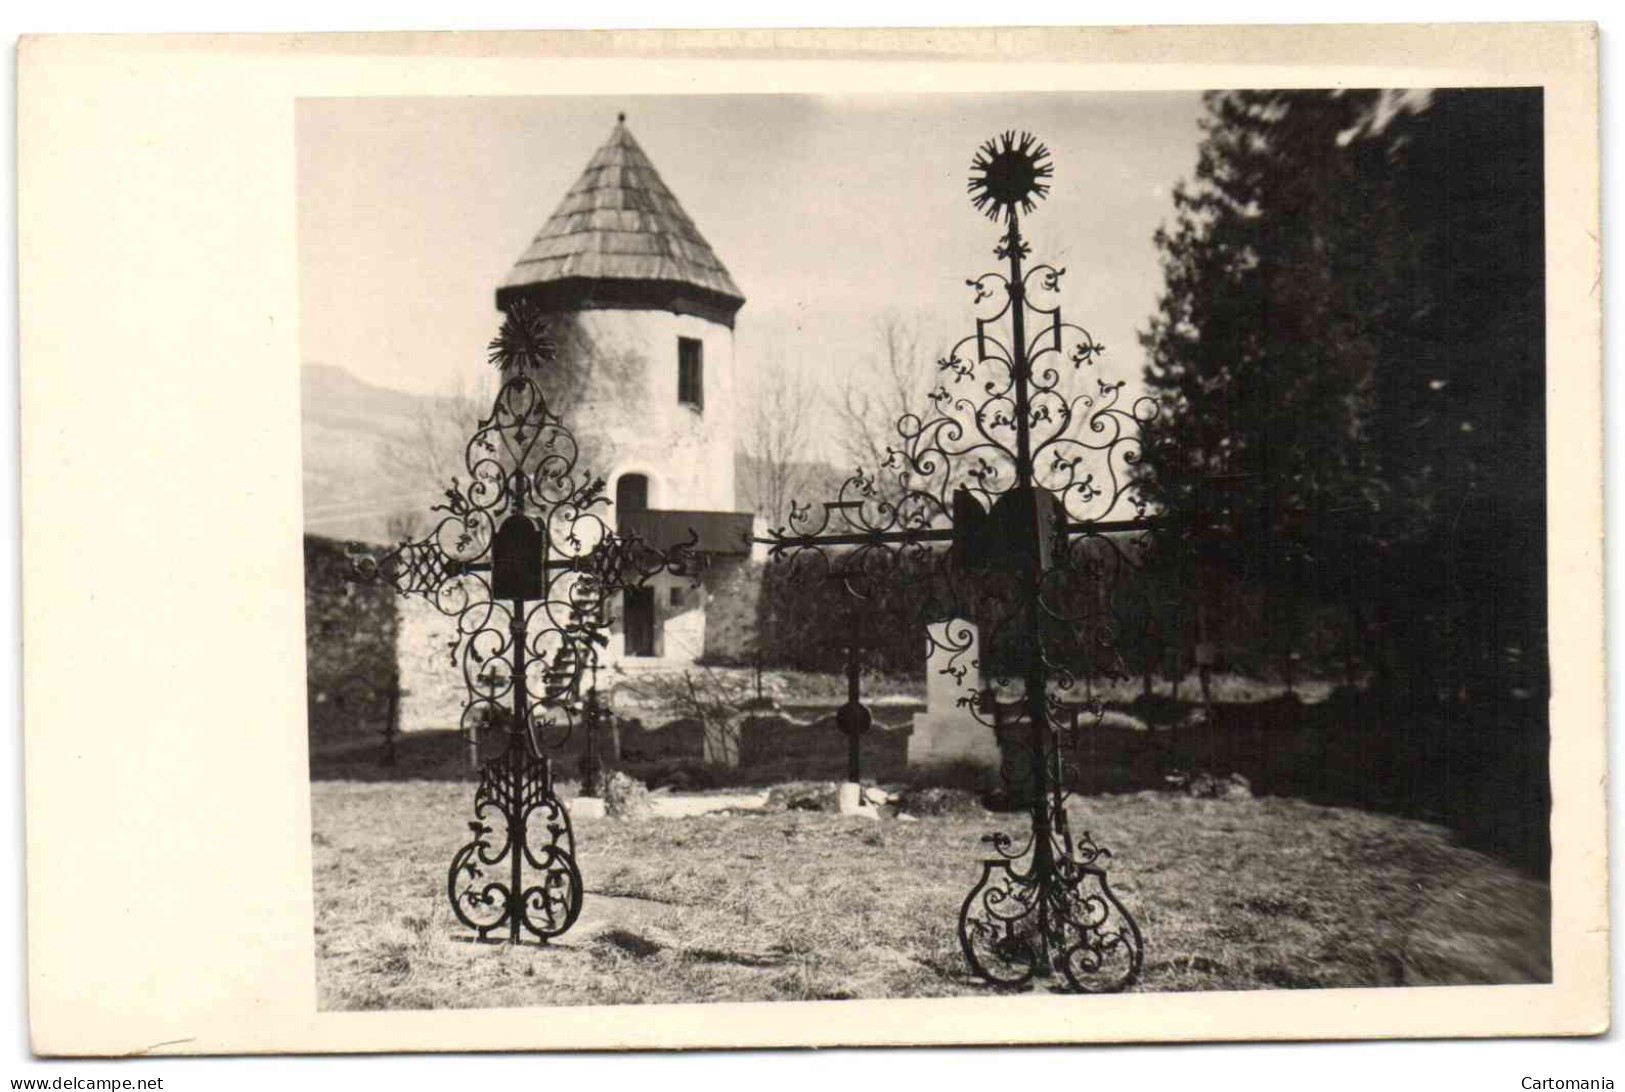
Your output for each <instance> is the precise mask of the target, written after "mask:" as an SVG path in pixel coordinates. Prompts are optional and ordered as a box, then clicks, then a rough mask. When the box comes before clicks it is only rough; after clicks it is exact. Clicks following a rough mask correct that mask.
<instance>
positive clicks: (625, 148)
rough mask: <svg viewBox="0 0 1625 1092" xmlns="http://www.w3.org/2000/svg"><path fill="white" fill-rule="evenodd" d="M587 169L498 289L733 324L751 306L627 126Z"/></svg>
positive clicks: (619, 127)
mask: <svg viewBox="0 0 1625 1092" xmlns="http://www.w3.org/2000/svg"><path fill="white" fill-rule="evenodd" d="M625 120H626V119H625V115H622V117H621V120H620V121H619V122H617V123H616V126H615V129H614V131H613V132H611V133H610V135H609V140H608V141H607V142H606V143H605V144H604V146H603V147H602V148H599V149H598V152H597V154H595V155H594V156H593V157H592V160H591V162H589V163H588V164H587V169H586V170H585V171H583V172H582V174H581V177H580V178H579V179H577V181H576V184H575V185H574V186H572V187H570V192H569V193H567V194H565V195H564V200H563V201H562V202H560V204H559V207H558V208H557V209H556V210H555V211H554V213H553V215H552V217H551V218H549V219H548V221H547V223H546V224H544V225H543V226H542V230H541V231H540V232H539V233H538V234H537V236H536V238H535V239H534V240H533V241H532V242H531V244H530V248H529V249H528V250H526V251H525V253H524V255H523V256H521V257H520V259H519V261H518V262H517V263H516V264H515V265H514V267H513V270H512V271H511V272H510V273H509V274H508V276H507V279H506V280H505V281H503V284H502V287H501V288H499V289H498V290H497V306H498V307H504V306H505V305H506V304H507V303H508V302H510V301H511V300H513V299H515V298H518V297H520V296H529V297H534V298H536V299H537V300H538V301H539V302H541V303H542V304H543V305H544V307H547V308H549V309H558V310H566V309H580V308H591V307H642V308H650V309H658V310H673V311H681V312H690V313H697V314H702V315H707V317H713V318H717V319H718V320H719V321H723V322H725V323H726V324H727V325H729V326H732V325H733V316H734V313H735V312H736V311H738V310H739V308H740V306H742V305H743V304H744V302H745V297H744V295H743V293H741V292H740V291H739V287H738V286H737V285H736V284H734V281H733V278H732V277H730V276H729V275H728V270H727V269H725V268H724V267H723V265H722V261H721V259H719V258H718V257H717V255H716V252H715V251H713V250H712V249H711V246H710V244H709V243H707V242H706V241H705V238H704V236H702V235H701V234H700V231H699V229H698V228H697V227H695V226H694V221H692V220H690V219H689V218H688V214H687V213H686V212H684V211H683V207H682V206H681V205H679V204H678V203H677V198H676V197H674V196H672V192H671V191H670V190H668V189H667V188H666V184H665V183H664V182H662V181H661V179H660V174H659V172H657V171H656V170H655V168H654V164H653V163H651V162H649V157H648V156H647V155H645V154H644V151H643V149H642V148H641V147H639V146H638V142H637V141H636V140H634V139H633V138H632V134H631V132H630V131H629V130H628V129H627V127H626V124H625Z"/></svg>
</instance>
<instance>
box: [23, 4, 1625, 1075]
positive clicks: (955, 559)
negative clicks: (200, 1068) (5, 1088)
mask: <svg viewBox="0 0 1625 1092" xmlns="http://www.w3.org/2000/svg"><path fill="white" fill-rule="evenodd" d="M1596 59H1597V54H1596V40H1595V30H1594V28H1592V27H1589V26H1583V25H1523V26H1489V25H1486V26H1471V27H1469V26H1456V27H1450V26H1434V27H1428V28H1421V27H1397V26H1396V27H1382V28H1374V27H1364V28H1363V27H1315V28H1309V27H1300V28H1253V29H1247V28H1226V29H1223V30H1219V29H1200V28H1185V29H1145V30H1130V31H1122V30H1117V31H1112V32H1110V33H1105V32H1094V31H1088V30H1067V29H1048V30H1037V29H1035V30H1023V31H1012V32H1003V31H1001V32H997V33H995V32H973V31H947V32H929V33H927V32H904V31H898V32H855V31H854V32H811V31H809V32H796V33H783V32H762V33H741V34H729V35H727V36H721V35H715V34H708V33H702V32H684V33H630V34H598V33H574V34H570V33H562V34H497V33H490V34H473V35H456V36H449V35H448V36H440V35H379V36H342V35H335V36H328V37H315V38H309V37H306V38H291V37H289V38H281V37H264V38H257V37H247V38H229V39H228V38H204V37H154V38H142V39H136V38H129V39H122V38H102V39H91V38H40V39H30V40H25V41H24V42H23V43H22V46H21V49H20V55H19V70H20V73H19V102H20V106H19V141H18V142H19V159H20V187H21V197H20V212H21V216H20V225H21V243H20V260H21V281H22V322H23V327H22V330H23V337H22V414H23V437H24V440H23V468H24V473H23V486H24V501H23V504H24V519H23V526H24V529H25V530H24V536H25V537H24V543H25V558H26V564H25V570H24V574H25V575H24V591H25V600H26V601H25V627H26V633H27V641H28V643H27V656H26V661H25V662H26V668H25V687H26V695H27V713H26V764H27V765H26V769H27V774H26V776H27V789H28V846H27V850H28V860H27V868H28V881H29V921H28V926H29V957H30V958H29V986H30V998H31V1019H32V1034H33V1042H34V1045H35V1049H36V1050H37V1051H39V1052H40V1053H43V1054H121V1053H129V1052H132V1051H141V1050H150V1051H154V1052H158V1053H166V1052H169V1053H226V1052H247V1053H253V1052H285V1051H401V1050H406V1051H437V1050H505V1049H560V1048H571V1049H579V1048H682V1047H744V1046H792V1045H882V1044H892V1045H896V1044H954V1043H957V1044H971V1043H1026V1042H1031V1043H1044V1042H1071V1041H1086V1040H1191V1039H1209V1040H1211V1039H1298V1038H1321V1039H1346V1038H1366V1037H1409V1036H1435V1037H1436V1036H1502V1035H1583V1034H1594V1033H1597V1032H1600V1031H1602V1030H1604V1029H1606V1027H1607V1026H1608V1018H1609V1015H1608V1008H1607V979H1608V973H1607V958H1608V945H1607V905H1608V904H1607V890H1606V874H1607V848H1606V839H1605V814H1604V789H1605V785H1604V779H1605V774H1606V768H1607V753H1606V741H1605V733H1604V719H1603V688H1602V675H1603V662H1602V622H1601V610H1602V608H1601V602H1602V600H1601V591H1602V568H1601V549H1600V547H1601V528H1602V506H1601V495H1602V494H1601V485H1602V477H1601V473H1602V471H1601V444H1600V441H1601V424H1602V420H1601V410H1600V399H1599V397H1598V395H1599V392H1600V378H1601V372H1600V354H1601V342H1600V314H1601V312H1600V298H1599V283H1600V281H1599V269H1600V266H1599V263H1600V249H1599V244H1598V235H1597V231H1598V158H1597V155H1598V148H1597V82H1596V81H1597V67H1596ZM75 845H80V846H85V845H91V846H94V847H95V848H94V850H93V852H92V856H93V858H94V859H95V860H96V862H97V864H96V865H95V866H94V867H93V868H92V869H90V870H89V871H88V872H87V870H86V869H85V868H84V864H83V855H82V854H80V853H76V852H73V851H72V849H71V847H72V846H75ZM1242 993H1245V995H1246V997H1245V1004H1237V1000H1238V994H1242ZM470 1010H472V1011H470Z"/></svg>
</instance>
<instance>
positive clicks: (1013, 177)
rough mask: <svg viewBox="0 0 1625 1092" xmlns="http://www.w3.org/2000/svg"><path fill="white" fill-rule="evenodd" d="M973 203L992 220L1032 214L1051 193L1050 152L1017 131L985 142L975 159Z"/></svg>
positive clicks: (971, 183)
mask: <svg viewBox="0 0 1625 1092" xmlns="http://www.w3.org/2000/svg"><path fill="white" fill-rule="evenodd" d="M970 169H971V176H970V181H969V182H968V183H967V184H966V189H968V190H969V191H970V195H971V204H972V205H974V206H975V207H976V209H977V210H978V211H979V212H982V213H984V214H985V215H986V216H987V218H988V219H989V220H998V219H999V218H1000V216H1001V215H1002V216H1003V217H1004V218H1005V219H1010V218H1011V217H1013V216H1014V215H1015V212H1016V209H1017V208H1020V209H1021V211H1022V212H1031V211H1033V209H1034V207H1036V205H1037V203H1038V202H1039V201H1042V200H1043V199H1044V196H1045V195H1046V194H1048V193H1049V183H1048V182H1046V181H1045V179H1047V178H1049V177H1050V176H1052V175H1053V174H1054V173H1055V166H1054V164H1052V163H1051V162H1050V159H1049V149H1048V148H1046V147H1045V146H1044V145H1043V144H1041V143H1039V141H1038V138H1037V137H1035V136H1033V135H1032V134H1031V133H1027V132H1023V133H1021V134H1019V135H1018V134H1017V133H1016V131H1015V130H1014V129H1012V130H1010V131H1008V132H1005V133H1001V134H1000V135H999V136H997V137H994V138H993V139H992V140H989V141H987V142H985V143H984V144H983V145H982V146H981V147H980V148H978V149H977V150H976V155H975V157H974V158H973V159H971V164H970Z"/></svg>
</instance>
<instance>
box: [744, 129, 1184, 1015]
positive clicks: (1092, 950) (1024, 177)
mask: <svg viewBox="0 0 1625 1092" xmlns="http://www.w3.org/2000/svg"><path fill="white" fill-rule="evenodd" d="M972 171H973V174H972V177H971V180H970V187H969V188H970V192H971V194H972V199H973V203H974V204H975V205H976V207H977V208H978V209H981V210H982V211H984V212H985V213H986V214H987V215H988V216H989V217H991V218H992V219H994V220H995V221H998V220H1000V219H1003V221H1004V225H1005V226H1004V229H1003V231H1002V233H1001V237H1000V240H999V243H998V246H997V247H996V249H995V255H996V256H997V257H998V258H999V259H1000V260H1001V261H1003V262H1005V263H1006V271H1002V272H993V273H987V274H984V275H982V276H981V277H977V278H974V279H972V280H970V281H967V282H966V283H967V284H968V286H969V287H970V288H971V290H972V292H973V294H974V301H973V302H974V304H975V306H976V307H977V308H978V309H979V311H980V312H981V313H979V314H978V315H977V318H976V326H975V332H974V333H972V334H970V335H969V336H967V337H965V338H964V339H962V340H961V341H960V342H959V343H958V344H956V345H955V346H954V347H953V349H952V350H950V351H949V353H948V354H947V355H946V356H944V357H943V358H942V359H941V360H939V361H938V375H939V382H938V385H937V386H936V388H935V389H934V390H933V391H932V392H931V393H930V395H929V396H928V400H929V403H930V407H929V409H928V410H927V411H926V412H925V413H923V414H912V413H911V414H905V415H904V416H903V417H902V418H900V419H899V420H898V421H897V425H896V432H897V443H895V444H894V445H893V446H891V447H889V448H888V449H887V458H886V461H885V462H884V464H883V465H882V466H881V467H880V468H878V469H877V470H875V471H872V472H871V471H866V470H864V469H863V468H859V469H858V470H857V471H856V472H855V473H854V474H853V475H852V476H851V477H850V478H848V479H847V480H846V481H845V482H844V483H843V484H842V485H841V487H840V490H839V492H838V495H837V498H836V499H835V500H833V501H829V502H826V503H825V504H823V505H822V506H821V508H820V509H819V510H816V511H815V510H814V509H813V508H812V506H810V505H801V504H792V506H791V513H790V517H789V520H788V526H785V527H777V528H773V529H771V530H770V531H769V532H768V536H767V537H766V538H764V539H761V540H760V541H762V542H765V543H766V544H767V545H768V548H769V557H770V558H771V559H772V561H773V562H775V563H777V564H780V565H784V566H786V567H787V568H788V570H789V573H790V575H791V576H792V578H800V579H810V580H826V579H827V580H833V581H835V582H837V583H839V584H841V585H843V586H844V588H845V590H846V591H847V592H849V593H850V594H852V595H854V596H857V597H859V598H873V597H876V596H877V594H878V593H879V592H880V591H882V590H883V589H891V588H897V587H906V588H908V589H909V590H910V591H911V592H912V593H913V600H914V603H915V604H916V613H915V616H914V617H912V618H910V619H909V620H908V621H909V622H910V623H913V624H917V625H918V626H919V628H921V629H923V630H924V631H925V632H926V634H927V638H928V640H929V641H930V645H931V648H932V649H933V650H934V651H935V652H937V653H939V656H938V659H939V662H940V663H941V664H942V666H941V667H940V668H939V669H940V670H941V671H942V672H943V673H945V674H947V675H949V676H951V677H954V678H955V679H957V680H958V681H960V682H961V684H964V682H965V680H966V679H967V678H968V677H969V676H970V674H971V671H972V669H973V668H974V669H978V670H979V671H980V673H982V674H983V675H985V676H989V677H990V678H991V681H992V682H993V683H994V684H995V685H994V686H993V687H992V688H991V689H990V690H989V691H987V692H975V691H973V690H972V689H971V688H970V687H968V686H967V687H966V688H965V693H964V694H963V695H962V696H961V697H960V699H959V702H958V704H959V705H960V706H961V707H962V708H964V709H966V710H968V711H970V712H971V713H972V714H973V715H974V716H976V717H977V719H979V720H981V721H982V722H983V723H985V724H987V725H988V726H989V727H994V728H1000V727H1001V725H1000V723H999V717H1000V713H999V710H1000V708H1001V706H1000V703H999V702H998V700H997V697H996V694H995V691H998V690H1002V689H1003V688H1004V687H1006V686H1007V685H1009V684H1010V683H1012V682H1014V681H1016V680H1019V681H1020V682H1021V683H1022V684H1023V688H1024V696H1023V698H1022V700H1021V702H1020V703H1019V708H1020V709H1021V713H1022V718H1023V723H1022V724H1021V725H1019V726H1018V727H1017V729H1016V730H1013V731H1009V732H1001V745H1007V747H1009V748H1014V749H1016V750H1018V751H1020V752H1023V753H1022V755H1021V756H1020V757H1018V758H1017V760H1016V766H1017V767H1019V768H1021V769H1023V770H1030V771H1031V776H1030V778H1026V777H1023V778H1022V780H1023V781H1030V784H1029V785H1028V787H1027V795H1028V796H1029V797H1030V811H1031V817H1032V836H1031V837H1030V838H1029V839H1028V841H1027V843H1026V844H1025V846H1024V847H1023V848H1022V849H1021V850H1020V851H1012V848H1011V847H1012V844H1013V843H1012V842H1011V840H1010V839H1009V838H1008V837H1007V836H1005V835H1003V834H998V835H993V836H990V839H989V840H990V842H991V844H992V845H993V846H994V848H995V850H996V851H997V853H998V856H996V857H994V858H992V859H989V860H987V861H985V862H984V864H983V872H982V877H981V879H980V881H979V882H978V883H977V884H976V886H975V887H974V888H973V889H972V891H971V894H970V896H969V897H968V898H967V899H966V901H965V904H964V908H963V910H962V913H961V916H960V925H959V935H960V940H961V945H962V947H963V949H964V953H965V956H966V959H967V961H968V962H969V963H970V966H971V969H972V971H973V972H974V973H975V974H976V975H977V976H978V977H981V978H983V979H985V980H987V981H989V982H992V983H996V984H1001V985H1010V986H1013V985H1019V984H1023V983H1026V982H1028V981H1029V980H1031V979H1032V978H1034V977H1036V976H1041V975H1049V974H1050V973H1052V972H1058V973H1059V974H1060V975H1061V976H1062V977H1063V978H1064V979H1065V980H1066V983H1067V985H1068V986H1070V987H1071V988H1073V989H1076V990H1081V991H1090V992H1095V991H1108V990H1116V989H1122V988H1124V987H1125V986H1127V985H1129V984H1130V983H1132V982H1133V981H1134V980H1135V978H1136V977H1137V976H1138V974H1139V971H1140V967H1141V963H1142V959H1143V944H1142V939H1141V936H1140V931H1139V927H1138V925H1136V924H1135V922H1134V919H1133V917H1132V915H1130V913H1129V912H1128V910H1127V908H1126V907H1124V906H1123V904H1122V903H1121V901H1120V900H1119V899H1118V898H1117V897H1116V896H1115V895H1114V894H1113V893H1112V890H1111V887H1110V886H1109V884H1108V883H1107V882H1106V874H1105V870H1104V868H1103V866H1102V862H1103V860H1104V859H1105V858H1106V857H1108V856H1109V854H1108V853H1107V851H1106V850H1104V849H1102V848H1100V847H1099V846H1097V845H1096V844H1095V843H1094V841H1093V840H1092V839H1090V837H1089V836H1088V835H1087V834H1085V835H1084V836H1083V838H1082V839H1081V840H1080V841H1079V842H1077V843H1074V842H1073V841H1072V838H1071V835H1070V834H1069V833H1068V830H1067V819H1066V800H1067V796H1068V794H1069V788H1068V786H1069V785H1070V784H1073V783H1075V781H1076V777H1075V773H1076V765H1075V763H1073V762H1071V761H1069V760H1068V759H1067V757H1066V755H1065V753H1064V748H1063V740H1062V738H1061V733H1058V732H1056V731H1055V730H1054V728H1053V726H1054V725H1055V724H1057V723H1066V722H1067V721H1068V720H1069V719H1070V718H1071V717H1072V716H1073V714H1074V712H1075V709H1076V706H1075V704H1074V703H1072V702H1069V700H1068V695H1069V694H1070V693H1071V692H1072V691H1073V690H1074V688H1075V687H1076V685H1077V682H1078V681H1079V679H1080V678H1081V679H1084V680H1093V679H1110V678H1120V677H1126V674H1127V672H1126V669H1125V665H1124V662H1123V658H1122V656H1121V654H1120V653H1119V651H1118V647H1117V646H1118V643H1119V640H1118V639H1119V635H1120V632H1121V630H1122V628H1123V622H1122V610H1121V609H1120V605H1119V604H1118V602H1117V601H1116V594H1115V592H1116V588H1117V587H1118V586H1119V585H1121V584H1122V583H1123V577H1124V574H1126V573H1128V572H1131V571H1133V570H1135V569H1137V568H1139V567H1141V566H1143V564H1144V561H1145V558H1146V556H1147V553H1148V551H1149V549H1150V547H1151V541H1152V538H1151V536H1152V532H1153V531H1155V530H1156V529H1157V527H1158V526H1159V525H1160V524H1161V522H1162V519H1161V517H1160V516H1158V515H1156V514H1153V513H1151V512H1150V511H1148V503H1147V501H1146V500H1145V498H1144V497H1143V496H1142V495H1141V494H1140V492H1139V491H1138V490H1137V488H1136V469H1137V465H1138V462H1139V459H1140V454H1141V450H1142V445H1143V433H1144V429H1145V426H1146V425H1147V424H1149V423H1150V422H1151V421H1153V420H1154V419H1155V417H1156V413H1157V406H1156V403H1155V402H1154V401H1153V400H1152V399H1150V398H1143V397H1142V398H1137V399H1134V400H1132V401H1131V402H1130V403H1129V404H1128V405H1122V404H1120V403H1121V402H1122V399H1123V388H1124V384H1123V383H1121V382H1116V383H1113V382H1108V381H1106V380H1105V379H1103V378H1099V377H1095V378H1094V382H1093V383H1092V384H1091V385H1090V386H1089V387H1088V388H1087V389H1085V390H1084V391H1083V392H1081V393H1070V392H1069V391H1068V390H1066V389H1063V388H1064V382H1063V381H1064V377H1065V376H1066V375H1067V374H1069V373H1071V372H1075V371H1077V370H1078V369H1081V368H1084V367H1089V368H1093V367H1094V366H1095V365H1096V364H1097V362H1098V361H1099V359H1100V356H1101V354H1102V353H1103V352H1104V351H1105V347H1104V346H1103V345H1101V344H1100V342H1099V341H1098V340H1096V339H1095V337H1094V336H1093V335H1092V334H1091V333H1090V332H1089V331H1088V330H1086V329H1084V328H1083V327H1081V326H1078V325H1075V324H1073V323H1069V322H1066V321H1064V320H1063V318H1062V316H1061V308H1060V304H1059V301H1058V295H1059V292H1060V283H1061V278H1062V276H1063V275H1064V274H1065V270H1064V269H1061V268H1058V267H1055V266H1051V265H1037V266H1033V267H1031V268H1025V269H1024V267H1023V263H1024V261H1025V259H1026V258H1027V256H1028V254H1029V247H1028V244H1027V242H1026V241H1025V239H1023V237H1022V235H1021V228H1020V218H1019V214H1020V213H1021V212H1030V211H1032V209H1033V208H1034V207H1035V205H1036V203H1037V201H1039V200H1041V199H1042V198H1043V196H1044V194H1045V193H1046V192H1047V188H1048V184H1047V181H1045V180H1047V179H1048V178H1049V177H1050V175H1051V174H1052V169H1051V167H1050V165H1049V162H1048V150H1047V149H1046V148H1044V146H1043V145H1041V144H1038V143H1037V142H1036V141H1034V140H1033V139H1032V138H1031V137H1030V136H1029V135H1027V134H1021V135H1020V136H1017V135H1016V134H1014V133H1006V134H1003V135H1002V136H1001V137H1000V138H998V139H996V140H994V141H989V142H988V143H987V144H986V145H984V146H983V147H982V148H981V149H980V150H979V151H978V153H977V156H976V158H975V159H974V160H973V162H972ZM1067 365H1070V367H1067ZM933 623H947V624H946V625H941V624H933ZM967 623H974V624H975V626H976V630H979V641H980V648H981V652H980V656H979V659H978V660H976V661H974V662H973V660H972V649H973V648H976V647H977V644H978V633H977V632H976V631H973V630H972V628H971V625H969V624H967ZM1083 704H1084V706H1085V711H1086V713H1091V714H1092V715H1093V716H1094V718H1095V719H1096V720H1097V721H1098V720H1099V719H1100V717H1101V715H1102V713H1103V711H1104V710H1103V706H1101V704H1100V703H1099V702H1098V701H1095V700H1094V699H1093V697H1092V692H1091V696H1090V697H1089V698H1088V699H1087V700H1086V701H1085V702H1084V703H1083ZM1004 708H1006V709H1008V708H1010V706H1008V705H1006V706H1004ZM1002 727H1006V728H1008V727H1009V725H1003V726H1002ZM1023 736H1024V737H1025V738H1024V739H1023V738H1022V737H1023ZM1006 765H1007V766H1009V765H1010V761H1009V751H1008V749H1007V762H1006Z"/></svg>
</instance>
